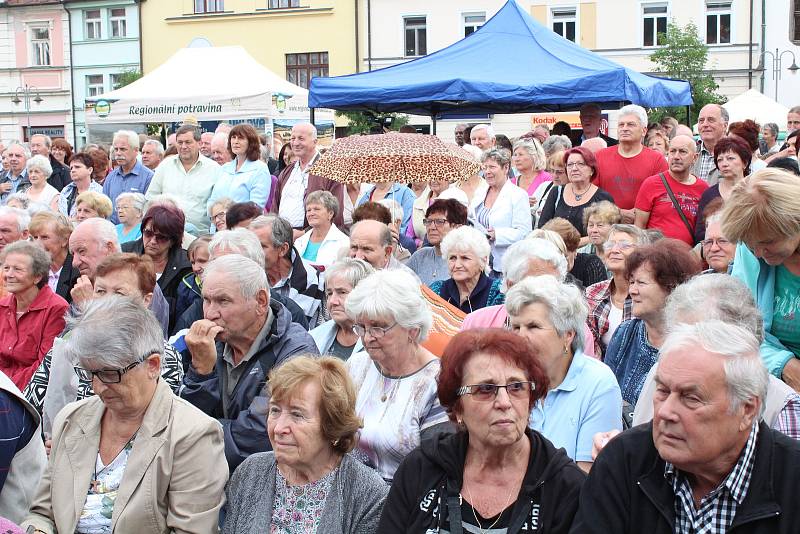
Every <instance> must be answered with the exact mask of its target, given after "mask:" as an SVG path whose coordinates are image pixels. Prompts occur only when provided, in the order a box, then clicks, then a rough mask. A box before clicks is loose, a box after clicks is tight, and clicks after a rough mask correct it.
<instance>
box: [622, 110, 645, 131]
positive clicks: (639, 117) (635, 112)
mask: <svg viewBox="0 0 800 534" xmlns="http://www.w3.org/2000/svg"><path fill="white" fill-rule="evenodd" d="M625 115H634V116H636V119H637V120H638V121H639V126H641V127H642V128H647V112H646V111H645V110H644V108H643V107H642V106H637V105H636V104H628V105H627V106H622V107H621V108H620V110H619V115H618V117H624V116H625Z"/></svg>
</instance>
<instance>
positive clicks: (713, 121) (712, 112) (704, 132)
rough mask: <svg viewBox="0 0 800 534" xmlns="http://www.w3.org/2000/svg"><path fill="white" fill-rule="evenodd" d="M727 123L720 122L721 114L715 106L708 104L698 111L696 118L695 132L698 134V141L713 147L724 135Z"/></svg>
mask: <svg viewBox="0 0 800 534" xmlns="http://www.w3.org/2000/svg"><path fill="white" fill-rule="evenodd" d="M727 129H728V123H727V122H725V121H724V120H722V113H721V112H720V108H719V106H718V105H716V104H708V105H707V106H703V109H701V110H700V116H699V117H698V118H697V131H698V132H700V139H702V140H703V143H705V144H706V145H708V146H712V147H713V146H714V145H716V144H717V141H719V140H720V139H722V137H723V136H724V135H725V130H727Z"/></svg>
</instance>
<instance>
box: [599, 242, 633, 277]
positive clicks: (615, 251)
mask: <svg viewBox="0 0 800 534" xmlns="http://www.w3.org/2000/svg"><path fill="white" fill-rule="evenodd" d="M634 250H636V240H635V239H634V238H633V237H632V236H629V235H628V234H626V233H623V232H611V233H610V234H608V239H607V240H606V242H605V243H603V251H604V252H605V255H606V258H605V259H606V267H607V268H608V270H610V271H612V272H615V273H623V272H625V258H627V257H628V256H630V255H631V254H633V251H634Z"/></svg>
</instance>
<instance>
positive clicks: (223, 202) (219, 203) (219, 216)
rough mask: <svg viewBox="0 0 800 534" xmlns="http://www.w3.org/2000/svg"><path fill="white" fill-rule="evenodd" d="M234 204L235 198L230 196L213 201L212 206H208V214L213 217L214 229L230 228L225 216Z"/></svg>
mask: <svg viewBox="0 0 800 534" xmlns="http://www.w3.org/2000/svg"><path fill="white" fill-rule="evenodd" d="M233 204H234V202H233V200H232V199H230V198H228V197H223V198H218V199H217V200H216V201H215V202H212V203H211V206H210V207H209V208H208V216H209V217H210V218H211V223H212V224H213V226H214V228H213V230H216V231H217V232H220V231H222V230H227V229H228V227H227V225H226V224H225V216H226V215H227V214H228V208H230V207H231V206H233ZM213 230H212V231H213Z"/></svg>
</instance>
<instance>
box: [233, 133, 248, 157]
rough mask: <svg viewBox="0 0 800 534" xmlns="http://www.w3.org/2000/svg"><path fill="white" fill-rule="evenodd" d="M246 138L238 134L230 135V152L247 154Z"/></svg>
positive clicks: (240, 154) (235, 154)
mask: <svg viewBox="0 0 800 534" xmlns="http://www.w3.org/2000/svg"><path fill="white" fill-rule="evenodd" d="M247 144H248V143H247V139H246V138H244V137H239V136H231V152H233V155H234V156H242V157H244V156H246V155H247Z"/></svg>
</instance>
